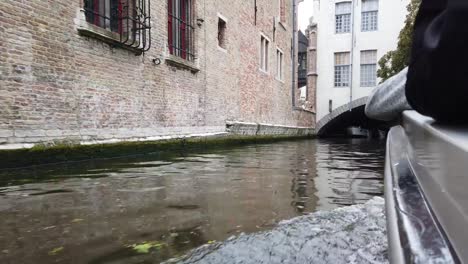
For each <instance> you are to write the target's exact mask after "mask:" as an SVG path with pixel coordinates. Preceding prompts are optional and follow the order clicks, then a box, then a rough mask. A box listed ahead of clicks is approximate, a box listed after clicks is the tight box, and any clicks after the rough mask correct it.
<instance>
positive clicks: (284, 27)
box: [278, 21, 288, 30]
mask: <svg viewBox="0 0 468 264" xmlns="http://www.w3.org/2000/svg"><path fill="white" fill-rule="evenodd" d="M278 24H280V25H281V27H282V28H283V29H284V30H288V27H287V26H286V24H285V23H284V22H281V21H278Z"/></svg>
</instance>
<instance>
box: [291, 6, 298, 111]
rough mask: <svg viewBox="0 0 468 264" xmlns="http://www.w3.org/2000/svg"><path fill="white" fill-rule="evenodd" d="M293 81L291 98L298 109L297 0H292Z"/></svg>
mask: <svg viewBox="0 0 468 264" xmlns="http://www.w3.org/2000/svg"><path fill="white" fill-rule="evenodd" d="M292 6H293V8H292V20H293V21H292V23H291V24H292V34H293V35H292V54H291V55H292V56H291V58H292V63H291V64H292V81H291V98H292V108H293V110H296V65H297V60H296V42H297V41H296V31H297V25H296V21H297V17H296V16H297V14H296V0H292Z"/></svg>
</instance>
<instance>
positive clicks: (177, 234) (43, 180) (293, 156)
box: [0, 139, 385, 263]
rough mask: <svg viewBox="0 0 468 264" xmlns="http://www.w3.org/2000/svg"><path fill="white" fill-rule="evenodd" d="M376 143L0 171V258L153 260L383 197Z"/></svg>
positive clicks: (305, 143) (286, 145) (290, 144)
mask: <svg viewBox="0 0 468 264" xmlns="http://www.w3.org/2000/svg"><path fill="white" fill-rule="evenodd" d="M384 148H385V144H384V142H383V141H373V140H367V139H332V140H302V141H285V142H279V143H273V144H262V145H249V146H243V147H237V148H228V149H217V150H210V151H209V152H203V151H200V152H198V153H190V154H183V153H180V155H176V156H175V157H173V156H172V157H171V158H167V159H161V157H160V156H156V155H144V156H136V157H127V158H119V159H111V160H95V161H89V162H82V163H74V164H66V165H64V164H62V165H53V166H44V167H35V168H27V169H21V170H6V171H0V263H159V262H162V261H165V260H168V259H170V258H174V257H178V256H181V255H183V254H185V253H187V252H188V251H190V250H192V249H194V248H197V247H199V246H201V245H204V244H212V243H215V241H223V240H225V239H227V238H228V237H231V236H233V235H239V234H241V233H256V232H258V231H265V230H270V229H272V228H274V227H275V226H277V224H278V223H279V222H280V221H283V220H287V219H291V218H294V217H296V216H301V215H304V214H307V213H311V212H317V211H328V210H332V209H335V208H338V207H343V206H347V205H353V204H361V203H364V202H366V201H368V200H369V199H371V198H372V197H374V196H382V195H383V167H384V164H383V163H384V155H385V153H384ZM0 162H1V161H0Z"/></svg>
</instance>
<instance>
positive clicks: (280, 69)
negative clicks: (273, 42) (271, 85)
mask: <svg viewBox="0 0 468 264" xmlns="http://www.w3.org/2000/svg"><path fill="white" fill-rule="evenodd" d="M283 57H284V56H283V52H282V51H281V50H280V49H276V63H277V65H276V78H277V79H278V80H280V81H282V80H283V64H284V58H283Z"/></svg>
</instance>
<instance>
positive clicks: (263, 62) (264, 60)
mask: <svg viewBox="0 0 468 264" xmlns="http://www.w3.org/2000/svg"><path fill="white" fill-rule="evenodd" d="M270 43H271V41H270V39H269V38H268V37H267V36H265V35H264V34H260V49H259V50H260V71H262V72H264V73H267V74H268V72H269V70H270V67H269V62H270Z"/></svg>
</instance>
